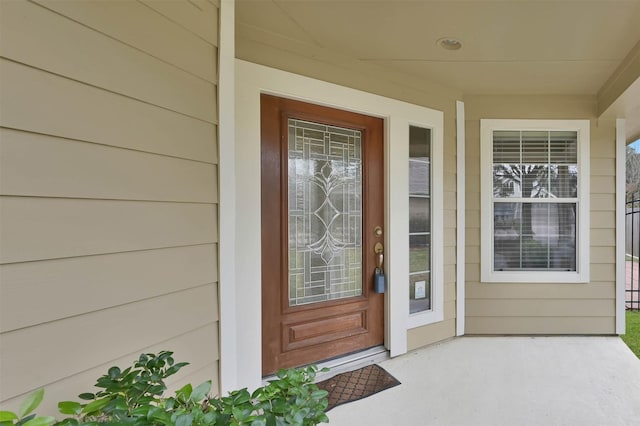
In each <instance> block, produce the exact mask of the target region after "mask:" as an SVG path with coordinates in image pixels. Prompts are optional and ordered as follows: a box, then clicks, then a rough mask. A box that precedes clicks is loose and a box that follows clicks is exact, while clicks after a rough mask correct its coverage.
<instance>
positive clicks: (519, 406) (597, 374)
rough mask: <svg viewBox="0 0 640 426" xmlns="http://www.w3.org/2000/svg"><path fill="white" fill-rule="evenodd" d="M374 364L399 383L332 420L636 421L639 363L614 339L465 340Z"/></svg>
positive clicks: (340, 410) (639, 420) (639, 417)
mask: <svg viewBox="0 0 640 426" xmlns="http://www.w3.org/2000/svg"><path fill="white" fill-rule="evenodd" d="M380 365H381V366H382V367H383V368H385V369H386V370H387V371H388V372H389V373H391V374H392V375H393V376H395V377H396V378H397V379H398V380H399V381H400V382H401V383H402V384H401V385H399V386H396V387H395V388H391V389H387V390H385V391H382V392H380V393H378V394H376V395H373V396H371V397H369V398H365V399H363V400H360V401H356V402H352V403H349V404H345V405H342V406H339V407H336V408H334V409H333V410H331V411H329V412H328V413H327V414H328V416H329V420H330V424H331V425H333V426H347V425H348V426H361V425H362V426H365V425H367V426H383V425H384V426H400V425H402V426H408V425H411V426H421V425H425V426H426V425H434V426H440V425H441V426H450V425H464V426H475V425H477V426H485V425H486V426H500V425H509V426H521V425H535V426H548V425H579V426H588V425H598V426H599V425H607V426H608V425H612V426H614V425H640V359H638V358H637V357H636V356H635V355H634V354H633V353H632V352H631V350H630V349H629V348H628V347H627V346H626V345H625V344H624V342H622V340H621V339H620V338H618V337H592V336H585V337H564V336H563V337H461V338H456V339H453V340H450V341H447V342H443V343H440V344H436V345H433V346H429V347H426V348H422V349H419V350H414V351H411V352H409V353H407V354H406V355H403V356H400V357H397V358H394V359H390V360H387V361H383V362H381V363H380Z"/></svg>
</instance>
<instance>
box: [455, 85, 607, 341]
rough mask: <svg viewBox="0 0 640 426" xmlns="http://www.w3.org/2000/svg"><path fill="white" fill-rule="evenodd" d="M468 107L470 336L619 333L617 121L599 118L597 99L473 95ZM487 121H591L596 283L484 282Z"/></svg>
mask: <svg viewBox="0 0 640 426" xmlns="http://www.w3.org/2000/svg"><path fill="white" fill-rule="evenodd" d="M465 105H466V106H467V114H466V115H467V123H466V133H467V143H466V149H467V152H466V158H467V176H466V188H467V194H466V201H467V212H466V217H467V230H466V238H467V247H466V250H465V251H466V255H467V258H466V262H467V263H466V280H467V286H466V301H465V309H466V313H465V316H466V318H465V328H466V333H467V334H613V333H614V332H615V137H614V136H615V132H614V129H615V126H614V123H613V121H612V120H599V121H598V122H597V123H596V121H595V120H594V119H593V115H591V114H592V112H590V111H592V108H593V106H594V105H595V104H594V103H593V100H592V99H591V98H589V97H571V96H567V97H558V96H549V97H545V96H522V97H514V96H504V97H503V96H472V97H470V98H469V99H468V100H467V99H465ZM482 118H518V119H524V118H540V119H554V118H557V119H568V118H572V119H576V118H577V119H581V118H586V119H591V128H590V133H591V135H590V137H591V141H590V155H591V159H590V166H591V173H590V178H589V183H590V210H591V211H590V228H591V230H590V244H591V247H590V248H589V250H590V259H591V264H590V265H589V267H590V282H589V283H572V284H566V283H481V282H480V252H481V250H482V245H481V240H480V191H481V188H480V184H479V181H480V169H479V167H478V165H479V158H480V134H479V133H480V132H479V130H480V123H479V120H480V119H482Z"/></svg>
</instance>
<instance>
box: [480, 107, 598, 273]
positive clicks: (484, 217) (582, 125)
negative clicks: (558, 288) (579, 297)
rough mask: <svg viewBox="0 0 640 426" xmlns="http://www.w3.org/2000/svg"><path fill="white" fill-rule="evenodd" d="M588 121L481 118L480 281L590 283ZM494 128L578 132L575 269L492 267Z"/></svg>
mask: <svg viewBox="0 0 640 426" xmlns="http://www.w3.org/2000/svg"><path fill="white" fill-rule="evenodd" d="M589 129H590V123H589V120H486V119H485V120H480V213H481V222H480V228H481V235H480V237H481V245H480V253H481V254H480V266H481V280H482V282H498V283H532V282H540V283H586V282H589V251H590V247H589V226H590V225H589V162H590V158H589V144H590V138H589ZM495 130H525V131H526V130H550V131H553V130H563V131H576V132H577V133H578V223H577V227H576V240H577V241H576V245H577V250H578V255H577V259H576V271H570V272H564V271H535V272H532V271H494V270H493V191H492V188H493V168H492V159H493V158H492V157H493V149H492V144H493V132H494V131H495Z"/></svg>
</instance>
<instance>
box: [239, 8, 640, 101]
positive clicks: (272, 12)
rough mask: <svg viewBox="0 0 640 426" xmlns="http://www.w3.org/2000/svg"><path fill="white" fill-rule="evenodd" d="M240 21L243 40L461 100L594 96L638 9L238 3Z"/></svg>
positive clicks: (628, 40)
mask: <svg viewBox="0 0 640 426" xmlns="http://www.w3.org/2000/svg"><path fill="white" fill-rule="evenodd" d="M236 20H237V22H236V31H237V39H238V40H239V41H242V40H251V41H252V42H254V43H260V44H266V45H269V46H271V47H275V48H278V49H281V50H285V51H289V52H295V53H296V54H301V55H307V56H309V57H313V56H314V55H316V54H317V53H318V51H325V52H334V53H339V54H341V55H344V56H345V57H349V58H352V59H354V60H357V61H360V62H362V63H365V64H375V65H376V66H378V67H382V68H383V69H386V70H388V71H392V72H394V73H400V74H405V75H412V76H413V77H414V78H415V77H418V78H424V79H428V80H430V81H435V82H438V83H440V84H442V85H444V86H448V87H451V88H454V89H458V90H461V91H462V92H463V93H465V94H538V95H539V94H555V95H558V94H572V95H597V94H598V92H599V91H600V89H601V88H602V87H603V85H604V84H605V82H607V80H608V79H609V78H610V77H611V76H612V75H613V74H614V72H615V71H616V70H617V69H618V68H619V66H620V64H621V63H622V61H623V59H624V58H625V57H627V55H628V54H629V52H631V51H632V48H633V47H634V45H636V43H638V42H639V41H640V0H602V1H597V0H596V1H594V0H566V1H560V0H557V1H537V0H535V1H533V0H504V1H487V0H467V1H458V0H446V1H436V0H408V1H404V0H343V1H331V0H237V8H236ZM442 37H454V38H457V39H459V40H460V41H461V42H462V44H463V47H462V49H460V50H457V51H451V50H445V49H443V48H442V47H440V46H439V45H438V44H437V43H436V41H437V40H438V39H440V38H442Z"/></svg>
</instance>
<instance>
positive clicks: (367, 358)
mask: <svg viewBox="0 0 640 426" xmlns="http://www.w3.org/2000/svg"><path fill="white" fill-rule="evenodd" d="M390 358H391V357H390V356H389V351H388V350H387V348H385V347H384V346H383V345H380V346H374V347H372V348H369V349H364V350H362V351H358V352H352V353H350V354H347V355H342V356H339V357H336V358H331V359H328V360H325V361H321V362H318V363H316V366H317V367H318V370H322V369H323V368H328V369H329V371H326V372H320V371H318V373H317V374H316V380H315V381H316V382H321V381H323V380H327V379H330V378H332V377H333V376H335V375H337V374H340V373H346V372H348V371H353V370H357V369H359V368H362V367H366V366H367V365H371V364H377V363H379V362H382V361H385V360H387V359H390ZM273 379H276V376H275V375H273V374H271V375H269V376H264V377H263V378H262V384H263V385H267V384H268V383H269V381H270V380H273Z"/></svg>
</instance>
